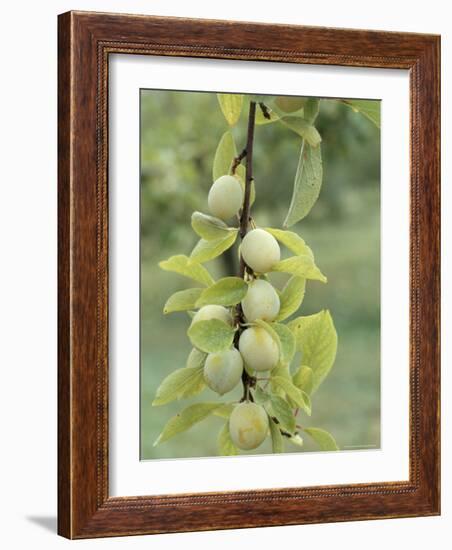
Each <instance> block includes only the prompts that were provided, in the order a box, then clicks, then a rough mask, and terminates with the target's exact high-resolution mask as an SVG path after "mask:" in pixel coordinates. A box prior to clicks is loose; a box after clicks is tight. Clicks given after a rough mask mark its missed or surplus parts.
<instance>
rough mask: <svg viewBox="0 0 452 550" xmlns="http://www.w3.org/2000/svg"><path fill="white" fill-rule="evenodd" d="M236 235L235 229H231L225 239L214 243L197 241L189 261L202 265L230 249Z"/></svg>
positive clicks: (222, 238)
mask: <svg viewBox="0 0 452 550" xmlns="http://www.w3.org/2000/svg"><path fill="white" fill-rule="evenodd" d="M237 233H238V230H237V229H231V230H230V231H229V232H228V233H227V235H226V236H225V237H221V238H220V239H215V240H214V241H206V240H205V239H201V240H199V241H198V243H197V244H196V246H195V248H194V249H193V250H192V252H191V254H190V260H191V261H192V262H193V263H204V262H208V261H209V260H213V259H214V258H216V257H217V256H219V255H220V254H222V253H223V252H224V251H225V250H227V249H228V248H231V246H232V245H233V244H234V242H235V240H236V238H237Z"/></svg>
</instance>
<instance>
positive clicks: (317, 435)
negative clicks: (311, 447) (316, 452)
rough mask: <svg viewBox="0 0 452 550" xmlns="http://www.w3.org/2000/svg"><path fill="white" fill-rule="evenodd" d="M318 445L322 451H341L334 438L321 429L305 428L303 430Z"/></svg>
mask: <svg viewBox="0 0 452 550" xmlns="http://www.w3.org/2000/svg"><path fill="white" fill-rule="evenodd" d="M303 431H304V432H306V433H307V434H308V435H310V436H311V437H312V439H313V440H314V441H315V442H316V443H317V445H318V446H319V447H320V449H321V450H322V451H339V447H338V446H337V443H336V441H335V439H334V437H333V436H332V435H331V434H330V433H329V432H327V431H326V430H322V429H320V428H304V430H303Z"/></svg>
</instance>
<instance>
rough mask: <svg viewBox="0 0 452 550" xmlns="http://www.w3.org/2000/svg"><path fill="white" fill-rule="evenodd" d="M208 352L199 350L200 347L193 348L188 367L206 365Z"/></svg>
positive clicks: (189, 355) (188, 358) (188, 359)
mask: <svg viewBox="0 0 452 550" xmlns="http://www.w3.org/2000/svg"><path fill="white" fill-rule="evenodd" d="M206 357H207V353H204V352H203V351H199V349H196V348H193V349H192V350H191V352H190V353H189V354H188V357H187V363H186V365H185V366H186V367H188V368H195V367H204V363H205V361H206Z"/></svg>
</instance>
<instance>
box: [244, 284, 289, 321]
mask: <svg viewBox="0 0 452 550" xmlns="http://www.w3.org/2000/svg"><path fill="white" fill-rule="evenodd" d="M279 308H280V301H279V296H278V293H277V292H276V290H275V289H274V288H273V286H272V285H271V284H270V283H268V282H267V281H264V280H263V279H256V280H255V281H253V282H252V283H250V284H249V286H248V291H247V293H246V296H245V298H243V300H242V310H243V313H244V314H245V317H246V320H247V321H249V322H252V321H255V320H256V319H263V320H264V321H274V320H275V319H276V317H277V316H278V313H279Z"/></svg>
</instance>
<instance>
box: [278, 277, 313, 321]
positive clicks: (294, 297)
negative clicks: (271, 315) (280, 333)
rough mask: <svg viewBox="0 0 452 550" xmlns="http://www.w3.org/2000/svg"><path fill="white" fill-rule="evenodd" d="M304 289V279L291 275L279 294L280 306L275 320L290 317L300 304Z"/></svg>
mask: <svg viewBox="0 0 452 550" xmlns="http://www.w3.org/2000/svg"><path fill="white" fill-rule="evenodd" d="M305 289H306V279H305V278H304V277H298V276H297V275H293V276H292V277H291V278H290V279H289V280H288V281H287V283H286V285H285V287H284V288H283V289H282V291H281V293H280V295H279V301H280V304H281V305H280V308H279V313H278V317H277V318H276V320H277V321H283V320H284V319H287V317H290V316H291V315H292V314H293V313H295V312H296V311H297V309H298V308H299V307H300V306H301V304H302V302H303V298H304V293H305Z"/></svg>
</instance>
